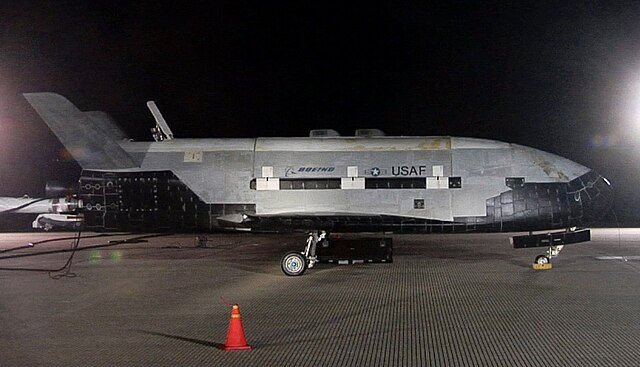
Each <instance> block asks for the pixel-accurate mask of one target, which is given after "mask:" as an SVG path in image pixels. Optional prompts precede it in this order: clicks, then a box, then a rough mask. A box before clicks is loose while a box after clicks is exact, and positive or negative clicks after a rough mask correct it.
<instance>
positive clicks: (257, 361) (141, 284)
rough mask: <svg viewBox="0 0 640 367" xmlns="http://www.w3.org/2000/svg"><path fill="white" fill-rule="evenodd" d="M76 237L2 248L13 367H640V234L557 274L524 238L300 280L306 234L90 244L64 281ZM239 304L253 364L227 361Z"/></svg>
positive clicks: (563, 265)
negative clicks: (294, 257) (295, 257)
mask: <svg viewBox="0 0 640 367" xmlns="http://www.w3.org/2000/svg"><path fill="white" fill-rule="evenodd" d="M73 235H74V234H73V233H53V234H52V233H20V234H12V233H5V234H0V268H2V270H0V365H1V366H3V367H6V366H510V367H511V366H534V365H544V366H638V365H639V364H640V362H639V361H640V320H639V315H640V230H639V229H622V230H618V229H595V230H593V231H592V237H593V240H592V241H591V242H588V243H584V244H577V245H569V246H566V247H565V248H564V250H563V251H562V253H561V254H560V256H559V257H558V258H556V259H554V260H553V269H550V270H538V271H536V270H533V269H532V266H531V264H532V261H533V259H534V258H535V256H536V255H538V254H541V253H542V252H543V250H544V249H543V248H538V249H535V248H534V249H522V250H514V249H513V248H512V247H511V245H510V244H509V236H510V235H513V234H468V235H451V234H450V235H402V236H393V240H394V243H393V246H394V248H393V250H394V254H393V263H386V264H355V265H335V264H318V265H316V267H315V268H313V269H310V270H308V271H307V272H306V273H305V274H304V275H303V276H301V277H287V276H285V275H284V274H283V273H282V272H281V270H280V264H279V260H280V257H281V256H282V255H283V254H284V253H285V252H286V251H289V250H301V249H302V246H303V245H304V241H305V236H304V235H300V234H297V235H290V234H287V235H283V234H268V235H267V234H252V235H250V234H209V235H207V236H208V241H207V242H206V244H207V247H205V248H202V247H197V245H198V241H197V239H196V236H197V234H180V235H163V236H150V237H145V235H140V234H121V235H110V236H99V235H95V234H91V233H82V236H83V237H85V238H83V239H82V240H81V241H80V242H79V245H78V250H79V251H77V252H75V254H74V256H73V259H72V263H71V268H70V269H68V270H69V271H68V272H66V271H53V272H52V271H51V270H58V269H60V268H62V267H63V265H64V264H65V263H66V262H67V260H68V258H69V256H70V255H71V254H72V252H69V251H68V250H70V249H71V248H72V247H73V245H74V241H73ZM127 239H128V241H126V242H123V240H127ZM49 240H54V241H49ZM42 241H45V242H42ZM46 241H49V242H46ZM29 243H32V244H33V245H32V246H31V245H29ZM22 255H33V256H22ZM16 268H21V270H7V269H16ZM233 303H237V304H239V305H240V311H241V316H242V321H243V324H244V331H245V335H246V338H247V340H248V342H249V344H250V345H251V346H252V347H253V349H252V350H250V351H236V352H229V351H223V350H221V349H220V346H221V345H222V344H224V342H225V338H226V335H227V329H228V326H229V320H230V314H231V304H233Z"/></svg>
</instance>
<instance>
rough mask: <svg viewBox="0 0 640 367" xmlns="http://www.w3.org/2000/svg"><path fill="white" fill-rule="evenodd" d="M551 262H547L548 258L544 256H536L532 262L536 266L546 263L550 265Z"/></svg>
mask: <svg viewBox="0 0 640 367" xmlns="http://www.w3.org/2000/svg"><path fill="white" fill-rule="evenodd" d="M550 262H551V260H549V258H548V257H547V256H545V255H538V256H537V257H536V260H535V261H534V264H538V265H547V264H548V263H550Z"/></svg>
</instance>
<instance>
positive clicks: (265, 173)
mask: <svg viewBox="0 0 640 367" xmlns="http://www.w3.org/2000/svg"><path fill="white" fill-rule="evenodd" d="M262 177H273V166H264V167H262Z"/></svg>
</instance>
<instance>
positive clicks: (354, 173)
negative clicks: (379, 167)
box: [347, 166, 358, 177]
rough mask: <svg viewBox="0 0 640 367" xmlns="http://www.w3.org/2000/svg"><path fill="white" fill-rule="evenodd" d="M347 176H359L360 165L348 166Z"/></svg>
mask: <svg viewBox="0 0 640 367" xmlns="http://www.w3.org/2000/svg"><path fill="white" fill-rule="evenodd" d="M347 177H358V166H349V167H347Z"/></svg>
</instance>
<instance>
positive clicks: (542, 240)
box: [511, 229, 591, 248]
mask: <svg viewBox="0 0 640 367" xmlns="http://www.w3.org/2000/svg"><path fill="white" fill-rule="evenodd" d="M588 241H591V231H590V230H588V229H583V230H579V231H574V232H555V233H553V232H552V233H542V234H530V235H524V236H513V237H511V244H512V245H513V248H529V247H548V246H563V245H571V244H575V243H581V242H588Z"/></svg>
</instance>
